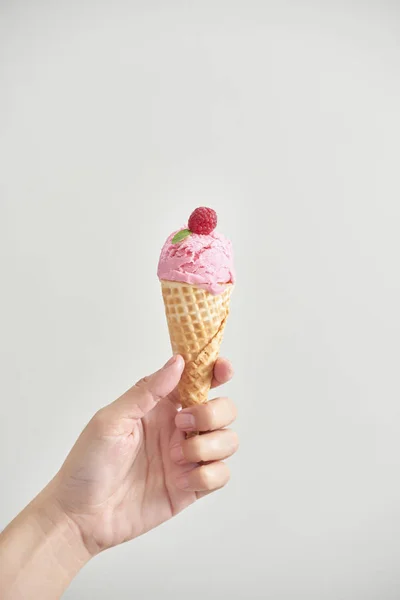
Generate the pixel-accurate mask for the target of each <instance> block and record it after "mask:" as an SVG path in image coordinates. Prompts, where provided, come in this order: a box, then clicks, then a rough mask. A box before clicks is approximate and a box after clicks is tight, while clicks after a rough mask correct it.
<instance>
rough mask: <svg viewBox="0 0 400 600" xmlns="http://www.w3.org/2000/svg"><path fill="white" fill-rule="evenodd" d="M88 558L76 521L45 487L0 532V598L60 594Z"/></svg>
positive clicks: (43, 598)
mask: <svg viewBox="0 0 400 600" xmlns="http://www.w3.org/2000/svg"><path fill="white" fill-rule="evenodd" d="M89 558H90V555H89V552H88V551H87V549H86V548H85V546H84V544H83V542H82V539H81V537H80V534H79V531H78V529H77V527H76V525H75V524H74V523H73V522H72V521H71V520H70V519H69V518H68V517H67V516H66V515H65V513H63V511H62V510H61V509H60V507H58V505H57V503H56V502H54V501H52V499H51V497H50V496H49V494H48V493H47V492H46V490H44V492H42V493H41V494H40V495H39V496H38V497H37V498H35V500H33V502H31V504H29V506H27V507H26V508H25V509H24V510H23V511H22V512H21V513H20V514H19V515H18V516H17V517H16V519H14V521H12V523H10V525H9V526H8V527H7V528H6V529H5V530H4V531H3V532H2V533H1V534H0V598H2V600H20V599H21V600H22V599H23V600H31V599H32V600H37V599H38V598H40V600H54V599H56V598H59V597H60V596H61V594H62V593H63V592H64V591H65V589H66V588H67V587H68V585H69V583H70V582H71V581H72V579H73V578H74V577H75V575H76V574H77V573H78V571H79V570H80V569H81V568H82V567H83V566H84V564H85V563H86V562H87V561H88V560H89Z"/></svg>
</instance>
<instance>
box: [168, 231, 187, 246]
mask: <svg viewBox="0 0 400 600" xmlns="http://www.w3.org/2000/svg"><path fill="white" fill-rule="evenodd" d="M191 233H192V232H191V231H190V229H181V231H178V233H176V234H175V235H174V237H173V238H172V240H171V243H172V244H177V243H178V242H181V241H182V240H184V239H185V238H187V237H188V235H190V234H191Z"/></svg>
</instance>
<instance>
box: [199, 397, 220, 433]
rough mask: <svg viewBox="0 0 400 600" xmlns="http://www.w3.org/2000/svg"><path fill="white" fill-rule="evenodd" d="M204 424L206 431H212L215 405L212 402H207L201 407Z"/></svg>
mask: <svg viewBox="0 0 400 600" xmlns="http://www.w3.org/2000/svg"><path fill="white" fill-rule="evenodd" d="M202 408H203V417H204V423H205V425H206V427H207V428H208V429H212V428H213V427H214V426H215V425H216V420H217V418H216V413H215V405H214V404H213V402H208V403H207V404H205V405H204V406H203V407H202Z"/></svg>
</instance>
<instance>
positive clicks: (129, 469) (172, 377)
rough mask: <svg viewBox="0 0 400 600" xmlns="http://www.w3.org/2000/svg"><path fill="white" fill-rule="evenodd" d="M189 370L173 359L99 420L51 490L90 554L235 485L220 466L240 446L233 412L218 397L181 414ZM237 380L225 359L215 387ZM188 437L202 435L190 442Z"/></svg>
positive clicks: (98, 416)
mask: <svg viewBox="0 0 400 600" xmlns="http://www.w3.org/2000/svg"><path fill="white" fill-rule="evenodd" d="M183 368H184V362H183V359H182V357H180V356H175V357H173V358H172V359H171V361H169V362H168V363H167V364H166V365H165V366H164V367H163V368H162V369H161V370H160V371H157V372H156V373H154V374H153V375H151V376H150V377H145V378H144V379H142V380H141V381H139V382H138V383H137V384H136V385H134V386H133V387H132V388H131V389H130V390H128V391H127V392H126V393H125V394H123V395H122V396H121V397H120V398H118V399H117V400H115V402H113V403H111V404H110V405H108V406H106V407H104V408H102V409H101V410H100V411H99V412H98V413H96V414H95V416H94V417H93V418H92V420H91V421H90V422H89V424H88V425H87V427H86V428H85V429H84V430H83V432H82V434H81V435H80V437H79V439H78V440H77V442H76V444H75V446H74V447H73V448H72V450H71V452H70V454H69V456H68V457H67V459H66V461H65V463H64V464H63V466H62V467H61V469H60V471H59V472H58V474H57V475H56V477H55V478H54V479H53V481H52V482H51V483H50V484H49V486H48V490H47V492H48V495H50V497H52V498H53V499H54V500H55V501H56V502H57V503H58V504H59V505H60V506H61V507H62V510H63V511H65V513H66V514H67V516H68V517H69V518H70V519H72V521H73V522H75V523H76V524H77V526H78V528H79V530H80V532H81V535H82V538H83V540H84V543H85V546H86V547H87V549H88V550H89V552H90V554H91V555H94V554H96V553H98V552H100V551H101V550H103V549H105V548H108V547H111V546H115V545H117V544H120V543H122V542H125V541H128V540H130V539H132V538H135V537H137V536H139V535H141V534H142V533H145V532H146V531H148V530H150V529H152V528H153V527H156V526H157V525H160V524H161V523H162V522H164V521H166V520H167V519H170V518H171V517H173V516H174V515H175V514H177V513H178V512H180V511H181V510H182V509H184V508H186V507H187V506H189V505H190V504H192V503H193V502H195V501H196V500H197V499H198V498H200V497H201V496H203V495H205V494H207V493H209V492H210V491H213V490H216V489H218V488H221V487H222V486H224V485H225V484H226V483H227V481H228V480H229V469H228V467H227V465H226V464H225V463H224V462H222V461H223V459H225V458H228V457H229V456H231V455H232V454H233V453H234V452H235V451H236V450H237V447H238V439H237V435H236V434H235V433H234V432H233V431H231V430H229V429H223V428H224V427H226V426H227V425H229V424H230V423H232V422H233V421H234V419H235V417H236V409H235V406H234V404H233V402H232V401H231V400H229V399H228V398H217V399H215V400H211V401H210V402H208V403H207V404H203V405H199V406H193V407H190V408H186V409H184V410H182V411H178V408H179V407H178V405H177V393H176V386H177V384H178V382H179V379H180V377H181V374H182V371H183ZM232 374H233V372H232V367H231V365H230V363H229V362H228V361H226V360H224V359H219V360H218V361H217V362H216V364H215V368H214V380H213V387H216V386H218V385H220V384H222V383H225V382H227V381H229V379H230V378H231V377H232ZM188 431H200V432H204V434H203V435H198V436H194V437H192V438H189V439H185V432H188ZM199 463H201V464H199ZM203 463H204V464H203Z"/></svg>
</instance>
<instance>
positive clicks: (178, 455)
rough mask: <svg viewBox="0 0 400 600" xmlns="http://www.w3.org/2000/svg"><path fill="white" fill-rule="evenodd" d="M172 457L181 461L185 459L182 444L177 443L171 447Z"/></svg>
mask: <svg viewBox="0 0 400 600" xmlns="http://www.w3.org/2000/svg"><path fill="white" fill-rule="evenodd" d="M171 459H172V460H173V461H174V462H181V461H182V460H183V459H184V456H183V450H182V445H181V444H176V445H175V446H172V448H171Z"/></svg>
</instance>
